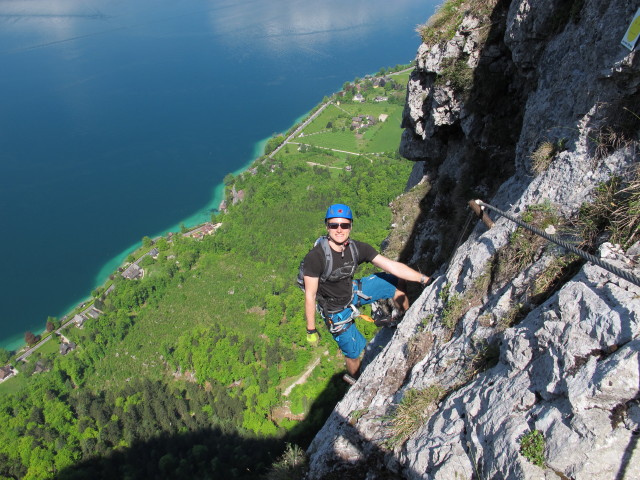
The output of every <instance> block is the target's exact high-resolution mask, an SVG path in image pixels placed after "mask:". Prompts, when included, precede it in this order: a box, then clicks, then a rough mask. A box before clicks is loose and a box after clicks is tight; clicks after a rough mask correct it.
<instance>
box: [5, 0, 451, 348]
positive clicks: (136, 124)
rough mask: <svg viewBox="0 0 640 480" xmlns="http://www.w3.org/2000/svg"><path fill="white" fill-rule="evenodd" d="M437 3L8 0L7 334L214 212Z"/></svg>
mask: <svg viewBox="0 0 640 480" xmlns="http://www.w3.org/2000/svg"><path fill="white" fill-rule="evenodd" d="M437 3H440V2H436V1H419V0H396V1H394V2H389V1H383V0H352V1H349V2H344V1H342V0H324V1H321V2H318V1H312V0H280V1H278V2H274V1H269V0H235V1H230V0H209V1H205V0H183V1H166V0H155V1H151V0H136V1H130V0H129V1H125V0H96V1H92V2H87V1H80V0H66V1H65V0H46V1H44V0H23V1H12V0H0V65H2V75H0V225H2V234H1V235H0V253H1V254H2V269H1V275H0V305H1V309H0V345H1V346H3V347H5V348H10V349H13V348H16V347H18V346H19V345H21V344H22V343H23V339H24V333H25V332H26V331H27V330H31V331H34V332H36V333H39V332H41V331H42V330H43V329H44V325H45V321H46V319H47V316H49V315H51V316H57V317H61V316H62V315H64V314H65V313H67V312H68V311H69V310H70V309H71V308H72V307H73V306H75V305H77V304H78V303H80V302H81V301H82V300H83V299H86V298H88V297H89V295H90V293H91V291H92V290H93V289H94V288H95V287H96V286H98V285H100V284H102V283H103V282H104V281H105V280H106V278H107V277H108V275H109V274H110V273H112V272H113V271H114V270H115V269H116V268H117V267H118V265H119V264H120V263H121V262H122V261H123V260H124V258H126V256H127V254H128V253H130V252H131V251H132V250H133V249H134V248H135V247H136V246H138V245H139V244H140V241H141V239H142V237H143V236H150V237H153V236H156V235H160V234H163V233H165V232H168V231H177V230H179V229H180V225H181V224H184V225H186V226H191V225H195V224H197V223H200V222H203V221H206V220H209V219H210V217H211V214H212V212H214V211H215V208H216V207H217V206H218V204H219V202H220V200H221V197H220V195H221V191H222V190H221V182H222V179H223V178H224V176H225V175H226V174H228V173H230V172H238V171H240V170H242V169H243V168H245V167H246V166H247V165H249V164H250V163H251V162H252V161H253V160H254V159H255V158H256V157H257V156H259V155H260V154H261V153H262V151H261V148H262V145H263V142H264V140H265V139H267V138H269V137H271V136H272V135H273V134H274V133H279V132H283V131H286V130H287V129H288V128H289V127H290V126H292V125H293V124H294V123H295V122H296V121H297V120H298V119H299V118H300V117H301V116H303V115H304V114H305V112H307V111H309V110H310V109H311V108H312V107H313V106H315V105H316V104H317V103H319V102H320V101H321V100H322V98H323V96H325V95H330V94H331V93H333V92H335V91H338V90H340V89H341V87H342V85H343V84H344V82H345V81H349V80H352V79H353V78H355V77H362V76H364V75H365V74H368V73H374V72H376V71H378V70H379V69H380V68H381V67H389V66H395V65H396V64H405V63H409V62H411V61H412V60H413V59H414V57H415V52H416V50H417V48H418V46H419V44H420V38H419V36H418V34H417V33H416V32H415V27H416V26H417V25H418V24H421V23H424V22H425V21H426V20H427V18H428V17H429V16H430V15H431V14H432V13H433V11H434V9H435V6H436V4H437Z"/></svg>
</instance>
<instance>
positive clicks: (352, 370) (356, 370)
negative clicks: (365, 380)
mask: <svg viewBox="0 0 640 480" xmlns="http://www.w3.org/2000/svg"><path fill="white" fill-rule="evenodd" d="M344 359H345V362H346V364H347V372H349V375H351V376H352V377H353V378H358V377H359V376H360V364H361V363H362V360H361V358H360V357H358V358H348V357H344Z"/></svg>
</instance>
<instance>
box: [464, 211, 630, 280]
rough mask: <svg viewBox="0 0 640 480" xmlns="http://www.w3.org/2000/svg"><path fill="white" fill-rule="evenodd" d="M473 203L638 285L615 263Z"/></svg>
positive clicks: (511, 217) (502, 213)
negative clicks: (612, 263)
mask: <svg viewBox="0 0 640 480" xmlns="http://www.w3.org/2000/svg"><path fill="white" fill-rule="evenodd" d="M474 203H476V204H477V205H479V206H481V207H485V208H488V209H489V210H492V211H494V212H496V213H497V214H498V215H501V216H503V217H504V218H506V219H508V220H511V221H512V222H514V223H515V224H517V225H519V226H521V227H522V228H525V229H527V230H529V231H530V232H533V233H535V234H536V235H539V236H541V237H542V238H544V239H545V240H548V241H550V242H552V243H555V244H556V245H559V246H561V247H562V248H565V249H567V250H569V251H570V252H572V253H575V254H576V255H578V256H579V257H581V258H583V259H585V260H586V261H588V262H591V263H593V264H595V265H598V266H599V267H602V268H604V269H605V270H607V271H609V272H611V273H613V274H615V275H617V276H619V277H622V278H624V279H625V280H627V281H628V282H631V283H633V284H634V285H637V286H639V287H640V278H638V277H637V276H636V275H634V274H632V273H631V272H628V271H626V270H622V269H621V268H618V267H616V266H615V265H611V264H610V263H607V262H605V261H603V260H602V259H600V258H598V257H595V256H593V255H591V254H590V253H587V252H585V251H584V250H580V249H579V248H576V247H574V246H573V245H571V244H570V243H567V242H565V241H564V240H561V239H559V238H557V237H555V236H554V235H549V234H548V233H547V232H545V231H544V230H541V229H539V228H537V227H534V226H532V225H529V224H528V223H525V222H523V221H522V220H520V219H518V218H515V217H514V216H512V215H510V214H508V213H506V212H503V211H502V210H500V209H498V208H496V207H494V206H493V205H489V204H488V203H485V202H483V201H482V200H475V201H474Z"/></svg>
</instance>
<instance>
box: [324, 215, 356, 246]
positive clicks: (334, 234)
mask: <svg viewBox="0 0 640 480" xmlns="http://www.w3.org/2000/svg"><path fill="white" fill-rule="evenodd" d="M347 224H348V227H349V228H344V227H347ZM327 232H328V233H329V238H331V239H332V240H333V241H334V242H336V243H343V242H345V241H347V239H348V238H349V234H350V233H351V220H349V219H348V218H339V217H338V218H330V219H329V220H327Z"/></svg>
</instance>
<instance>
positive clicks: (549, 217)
mask: <svg viewBox="0 0 640 480" xmlns="http://www.w3.org/2000/svg"><path fill="white" fill-rule="evenodd" d="M521 218H522V220H523V221H524V222H527V223H529V224H531V225H533V226H534V227H537V228H540V229H542V230H544V229H545V228H547V227H549V226H550V225H553V226H558V225H559V223H560V217H559V216H558V214H557V212H556V209H555V207H553V205H551V203H550V202H549V201H546V202H543V203H541V204H538V205H530V206H528V207H527V209H526V210H525V211H524V212H523V213H522V216H521ZM546 243H547V241H546V240H545V239H544V238H542V237H540V236H538V235H536V234H535V233H533V232H530V231H528V230H525V229H524V228H522V227H518V228H517V229H516V230H515V231H514V232H513V233H512V234H511V237H510V238H509V244H508V245H507V246H505V247H503V248H501V249H500V251H499V252H498V257H497V261H496V273H497V275H496V280H497V281H498V282H503V281H506V280H508V279H510V278H512V277H514V276H515V275H517V274H518V273H519V272H521V271H522V270H523V269H524V268H525V267H527V266H529V265H531V264H532V263H533V261H534V260H535V258H536V255H537V254H538V252H540V250H541V249H542V248H543V247H544V246H545V245H546Z"/></svg>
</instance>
